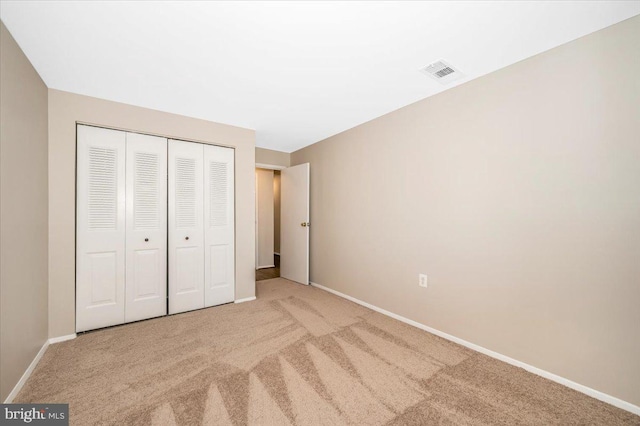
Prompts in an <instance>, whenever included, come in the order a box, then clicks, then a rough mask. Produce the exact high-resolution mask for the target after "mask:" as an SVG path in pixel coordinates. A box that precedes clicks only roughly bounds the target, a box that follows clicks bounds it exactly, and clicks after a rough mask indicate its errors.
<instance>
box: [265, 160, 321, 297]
mask: <svg viewBox="0 0 640 426" xmlns="http://www.w3.org/2000/svg"><path fill="white" fill-rule="evenodd" d="M309 183H310V173H309V164H308V163H304V164H298V165H296V166H291V167H279V166H274V167H273V168H267V167H266V166H264V165H262V164H260V165H258V167H257V168H256V281H260V280H263V279H270V278H276V277H282V278H286V279H288V280H290V281H294V282H297V283H300V284H305V285H308V284H309V236H310V233H309V227H310V225H311V224H310V222H309V194H310V193H309Z"/></svg>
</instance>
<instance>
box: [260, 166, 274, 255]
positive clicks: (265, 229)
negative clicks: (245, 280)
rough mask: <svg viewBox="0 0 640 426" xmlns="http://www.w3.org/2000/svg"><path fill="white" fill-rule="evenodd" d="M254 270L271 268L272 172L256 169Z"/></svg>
mask: <svg viewBox="0 0 640 426" xmlns="http://www.w3.org/2000/svg"><path fill="white" fill-rule="evenodd" d="M256 194H257V195H256V204H257V206H256V268H263V267H267V266H273V265H274V263H273V237H274V235H273V170H265V169H256Z"/></svg>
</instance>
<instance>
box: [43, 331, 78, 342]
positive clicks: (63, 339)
mask: <svg viewBox="0 0 640 426" xmlns="http://www.w3.org/2000/svg"><path fill="white" fill-rule="evenodd" d="M75 338H76V333H73V334H67V335H66V336H60V337H52V338H51V339H49V344H50V345H52V344H54V343H60V342H66V341H67V340H72V339H75Z"/></svg>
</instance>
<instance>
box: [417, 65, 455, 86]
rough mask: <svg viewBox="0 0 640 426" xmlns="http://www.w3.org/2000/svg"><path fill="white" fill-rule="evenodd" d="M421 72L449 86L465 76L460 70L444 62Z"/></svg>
mask: <svg viewBox="0 0 640 426" xmlns="http://www.w3.org/2000/svg"><path fill="white" fill-rule="evenodd" d="M420 71H422V72H423V73H425V74H427V75H428V76H429V77H431V78H433V79H434V80H437V81H438V82H440V83H442V84H448V83H450V82H452V81H454V80H458V79H460V78H462V77H464V74H462V72H460V70H459V69H457V68H454V67H453V66H452V65H450V64H448V63H447V62H445V61H443V60H440V61H437V62H434V63H432V64H429V65H427V66H426V67H424V68H422V69H421V70H420Z"/></svg>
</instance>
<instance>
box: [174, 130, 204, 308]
mask: <svg viewBox="0 0 640 426" xmlns="http://www.w3.org/2000/svg"><path fill="white" fill-rule="evenodd" d="M203 160H204V149H203V145H202V144H198V143H189V142H182V141H176V140H169V313H170V314H175V313H178V312H185V311H190V310H193V309H199V308H203V307H204V228H203V215H204V206H203V195H204V194H203V184H204V181H203V171H204V167H203V162H204V161H203Z"/></svg>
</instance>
